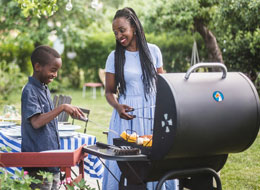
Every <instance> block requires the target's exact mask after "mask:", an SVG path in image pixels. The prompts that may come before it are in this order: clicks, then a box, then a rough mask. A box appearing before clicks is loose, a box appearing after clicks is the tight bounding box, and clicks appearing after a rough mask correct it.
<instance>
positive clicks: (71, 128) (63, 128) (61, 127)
mask: <svg viewBox="0 0 260 190" xmlns="http://www.w3.org/2000/svg"><path fill="white" fill-rule="evenodd" d="M80 128H81V126H79V125H67V124H66V125H60V124H58V130H59V131H75V130H77V129H80Z"/></svg>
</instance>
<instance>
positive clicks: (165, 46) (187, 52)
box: [146, 30, 204, 72]
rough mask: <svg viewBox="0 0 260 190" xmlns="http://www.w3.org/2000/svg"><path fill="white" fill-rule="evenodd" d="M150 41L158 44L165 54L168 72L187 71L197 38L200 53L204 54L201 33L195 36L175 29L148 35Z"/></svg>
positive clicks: (165, 64)
mask: <svg viewBox="0 0 260 190" xmlns="http://www.w3.org/2000/svg"><path fill="white" fill-rule="evenodd" d="M146 37H147V40H148V42H150V43H154V44H156V45H158V47H159V48H160V50H161V52H162V55H163V63H164V69H165V70H166V71H167V72H186V71H187V69H188V68H189V67H190V61H191V60H190V58H191V52H192V46H193V40H194V39H196V41H197V44H198V49H199V53H201V55H202V56H203V52H204V44H203V41H202V39H201V37H200V36H199V35H197V34H196V35H194V37H192V36H190V35H189V34H187V33H186V34H185V33H182V32H180V31H178V30H175V31H174V32H173V33H172V34H166V33H161V34H160V35H155V34H148V35H146Z"/></svg>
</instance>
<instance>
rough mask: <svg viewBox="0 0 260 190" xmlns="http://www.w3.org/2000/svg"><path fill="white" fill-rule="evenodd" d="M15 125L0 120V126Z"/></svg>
mask: <svg viewBox="0 0 260 190" xmlns="http://www.w3.org/2000/svg"><path fill="white" fill-rule="evenodd" d="M14 125H16V123H13V122H8V121H0V127H11V126H14Z"/></svg>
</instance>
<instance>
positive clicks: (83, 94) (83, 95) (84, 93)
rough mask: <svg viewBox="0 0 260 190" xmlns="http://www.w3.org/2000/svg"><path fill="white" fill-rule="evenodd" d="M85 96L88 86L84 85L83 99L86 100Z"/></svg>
mask: <svg viewBox="0 0 260 190" xmlns="http://www.w3.org/2000/svg"><path fill="white" fill-rule="evenodd" d="M85 94H86V86H85V85H83V90H82V97H83V98H85Z"/></svg>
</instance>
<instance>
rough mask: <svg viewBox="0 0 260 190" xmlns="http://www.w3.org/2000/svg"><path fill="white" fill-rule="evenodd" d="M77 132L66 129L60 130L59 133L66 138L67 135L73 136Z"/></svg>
mask: <svg viewBox="0 0 260 190" xmlns="http://www.w3.org/2000/svg"><path fill="white" fill-rule="evenodd" d="M75 134H76V133H75V132H69V131H66V132H61V131H60V132H59V135H60V137H61V138H65V137H72V136H74V135H75Z"/></svg>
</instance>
